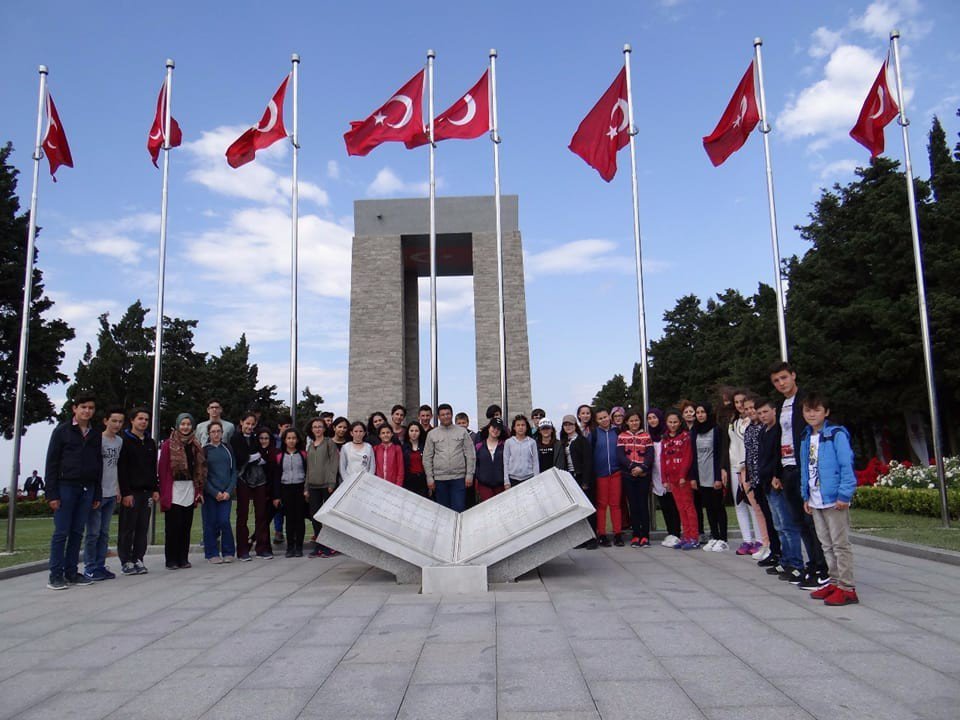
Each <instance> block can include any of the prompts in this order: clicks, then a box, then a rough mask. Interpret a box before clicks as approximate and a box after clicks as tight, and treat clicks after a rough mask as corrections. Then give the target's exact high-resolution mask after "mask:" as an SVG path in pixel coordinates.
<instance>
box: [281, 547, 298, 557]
mask: <svg viewBox="0 0 960 720" xmlns="http://www.w3.org/2000/svg"><path fill="white" fill-rule="evenodd" d="M283 556H284V557H288V558H292V557H296V556H297V551H296V550H294V549H293V548H291V547H288V548H287V551H286V552H285V553H284V554H283Z"/></svg>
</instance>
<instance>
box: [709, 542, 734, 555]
mask: <svg viewBox="0 0 960 720" xmlns="http://www.w3.org/2000/svg"><path fill="white" fill-rule="evenodd" d="M729 549H730V546H729V545H727V541H726V540H717V541H716V542H715V543H714V544H713V547H712V548H710V550H712V551H713V552H723V551H725V550H729Z"/></svg>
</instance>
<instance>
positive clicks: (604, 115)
mask: <svg viewBox="0 0 960 720" xmlns="http://www.w3.org/2000/svg"><path fill="white" fill-rule="evenodd" d="M629 123H630V121H629V116H628V108H627V69H626V68H624V69H623V70H621V71H620V72H619V73H618V74H617V77H616V79H615V80H614V81H613V85H611V86H610V87H609V88H607V91H606V92H605V93H604V94H603V97H601V98H600V101H599V102H598V103H597V104H596V105H594V106H593V109H592V110H591V111H590V112H589V113H587V116H586V117H585V118H584V119H583V122H581V123H580V127H578V128H577V131H576V132H575V133H574V134H573V139H572V140H570V149H571V150H572V151H573V152H574V153H576V154H577V155H579V156H580V157H582V158H583V159H584V160H585V161H586V163H587V165H589V166H590V167H592V168H594V169H595V170H596V171H597V172H598V173H600V177H602V178H603V179H604V180H606V181H607V182H610V181H611V180H613V176H614V175H616V174H617V152H618V151H619V150H620V149H621V148H623V147H624V146H626V144H627V143H628V142H630V128H629V127H627V126H628V125H629Z"/></svg>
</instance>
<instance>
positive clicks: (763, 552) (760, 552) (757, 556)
mask: <svg viewBox="0 0 960 720" xmlns="http://www.w3.org/2000/svg"><path fill="white" fill-rule="evenodd" d="M750 557H752V558H753V559H754V560H758V561H760V562H763V561H764V560H766V559H767V558H768V557H770V548H768V547H766V546H765V545H761V546H760V547H759V548H757V549H756V550H755V551H754V552H753V553H752V554H751V555H750Z"/></svg>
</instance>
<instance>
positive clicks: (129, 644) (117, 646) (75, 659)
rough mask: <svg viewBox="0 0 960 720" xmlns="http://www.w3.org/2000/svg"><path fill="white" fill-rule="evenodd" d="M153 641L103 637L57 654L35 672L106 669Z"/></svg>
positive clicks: (147, 637) (144, 637)
mask: <svg viewBox="0 0 960 720" xmlns="http://www.w3.org/2000/svg"><path fill="white" fill-rule="evenodd" d="M153 641H154V637H153V636H152V635H104V636H103V637H98V638H95V639H93V640H91V641H90V642H88V643H86V644H85V645H82V646H80V647H78V648H75V649H74V650H71V651H70V652H61V653H58V654H57V656H56V657H54V658H51V659H49V660H47V661H45V662H44V663H42V664H41V665H40V666H39V667H38V669H37V672H39V673H40V674H41V675H42V674H43V673H44V672H46V670H47V669H48V668H53V669H69V668H77V669H84V670H88V671H89V670H91V669H92V668H100V667H106V666H107V665H110V664H111V663H113V662H114V661H115V660H117V659H118V658H123V657H125V656H127V655H130V654H131V653H134V652H136V651H137V650H139V649H141V648H143V647H146V646H147V645H149V644H151V643H152V642H153Z"/></svg>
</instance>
